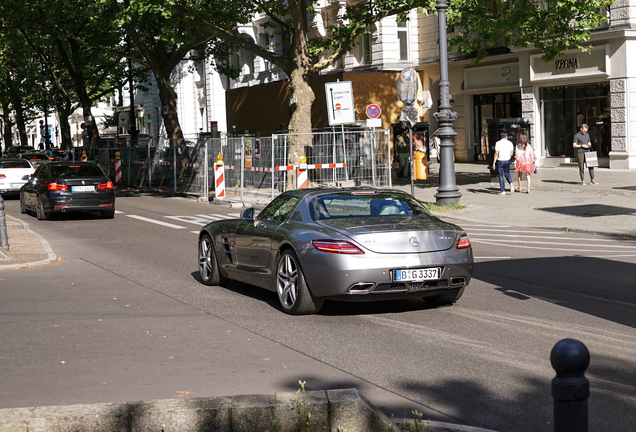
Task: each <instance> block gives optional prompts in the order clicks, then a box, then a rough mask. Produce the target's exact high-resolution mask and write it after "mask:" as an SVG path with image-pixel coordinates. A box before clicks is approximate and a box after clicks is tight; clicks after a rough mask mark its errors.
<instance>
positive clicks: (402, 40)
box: [397, 21, 409, 61]
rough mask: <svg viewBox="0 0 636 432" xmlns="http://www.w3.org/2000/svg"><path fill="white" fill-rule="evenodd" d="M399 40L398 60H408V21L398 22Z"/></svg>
mask: <svg viewBox="0 0 636 432" xmlns="http://www.w3.org/2000/svg"><path fill="white" fill-rule="evenodd" d="M397 40H398V60H400V61H407V60H408V59H409V33H408V22H406V21H405V22H398V23H397Z"/></svg>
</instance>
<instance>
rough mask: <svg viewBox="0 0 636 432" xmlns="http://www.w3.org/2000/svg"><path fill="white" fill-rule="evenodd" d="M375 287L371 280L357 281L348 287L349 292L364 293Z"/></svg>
mask: <svg viewBox="0 0 636 432" xmlns="http://www.w3.org/2000/svg"><path fill="white" fill-rule="evenodd" d="M374 287H375V283H373V282H359V283H357V284H355V285H351V286H350V287H349V293H350V294H365V293H368V292H370V291H371V290H372V289H373V288H374Z"/></svg>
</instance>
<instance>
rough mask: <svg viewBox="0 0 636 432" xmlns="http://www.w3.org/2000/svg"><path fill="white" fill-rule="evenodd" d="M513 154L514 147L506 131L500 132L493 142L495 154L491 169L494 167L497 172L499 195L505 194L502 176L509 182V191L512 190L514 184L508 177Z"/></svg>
mask: <svg viewBox="0 0 636 432" xmlns="http://www.w3.org/2000/svg"><path fill="white" fill-rule="evenodd" d="M514 154H515V147H514V145H512V142H510V141H508V134H507V133H506V132H502V133H501V139H500V140H499V141H497V142H496V143H495V156H494V158H493V161H494V162H493V163H492V169H493V171H494V170H495V169H496V170H497V172H498V173H499V187H500V188H501V192H499V195H505V194H506V183H505V182H504V177H505V178H506V180H508V183H510V193H512V192H514V186H513V184H512V177H510V161H511V159H512V155H514Z"/></svg>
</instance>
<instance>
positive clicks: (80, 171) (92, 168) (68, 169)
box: [51, 165, 104, 178]
mask: <svg viewBox="0 0 636 432" xmlns="http://www.w3.org/2000/svg"><path fill="white" fill-rule="evenodd" d="M51 177H65V178H73V177H104V173H103V172H102V170H101V169H99V167H98V166H97V165H55V166H52V167H51Z"/></svg>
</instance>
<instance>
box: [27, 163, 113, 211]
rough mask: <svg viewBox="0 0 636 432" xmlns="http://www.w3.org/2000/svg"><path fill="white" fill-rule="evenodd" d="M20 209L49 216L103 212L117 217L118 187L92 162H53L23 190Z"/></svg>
mask: <svg viewBox="0 0 636 432" xmlns="http://www.w3.org/2000/svg"><path fill="white" fill-rule="evenodd" d="M20 210H21V212H22V213H27V212H28V211H34V212H36V215H37V218H38V219H40V220H42V219H50V218H51V215H52V214H53V213H59V212H76V211H85V212H91V211H94V212H100V213H101V215H102V217H103V218H113V217H115V188H114V185H113V182H111V181H110V180H109V179H108V177H106V175H105V174H104V172H103V171H102V170H101V169H100V168H99V167H98V166H97V165H95V164H94V163H92V162H77V161H75V162H72V161H54V162H49V163H45V164H42V165H40V166H39V167H38V168H37V169H36V170H35V173H33V176H32V177H31V180H30V181H28V182H27V183H26V184H25V185H24V186H23V187H22V189H21V190H20Z"/></svg>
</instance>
